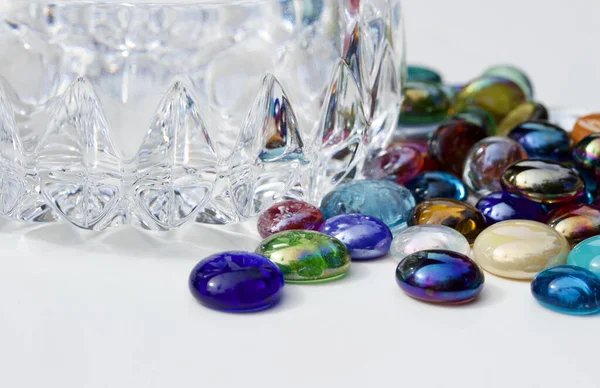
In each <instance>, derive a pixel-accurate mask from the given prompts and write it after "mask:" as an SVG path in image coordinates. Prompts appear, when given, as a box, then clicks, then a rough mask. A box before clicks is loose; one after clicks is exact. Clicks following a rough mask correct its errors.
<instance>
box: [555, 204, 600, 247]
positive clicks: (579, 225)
mask: <svg viewBox="0 0 600 388" xmlns="http://www.w3.org/2000/svg"><path fill="white" fill-rule="evenodd" d="M548 225H549V226H551V227H553V228H554V229H556V231H558V233H560V234H562V235H563V236H565V238H566V239H567V241H568V242H569V243H570V244H571V245H575V244H578V243H580V242H581V241H583V240H585V239H588V238H590V237H594V236H597V235H599V234H600V207H598V206H595V205H586V204H581V203H577V204H569V205H565V206H563V207H561V208H558V209H556V210H554V211H552V212H551V213H550V215H549V218H548Z"/></svg>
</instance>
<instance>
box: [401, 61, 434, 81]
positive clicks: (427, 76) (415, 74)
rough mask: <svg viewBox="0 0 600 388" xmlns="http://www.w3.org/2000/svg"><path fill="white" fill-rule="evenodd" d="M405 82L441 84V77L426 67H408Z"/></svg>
mask: <svg viewBox="0 0 600 388" xmlns="http://www.w3.org/2000/svg"><path fill="white" fill-rule="evenodd" d="M407 81H409V82H410V81H419V82H435V83H441V82H442V76H441V75H440V74H439V73H438V72H437V71H435V70H433V69H430V68H428V67H424V66H416V65H408V71H407Z"/></svg>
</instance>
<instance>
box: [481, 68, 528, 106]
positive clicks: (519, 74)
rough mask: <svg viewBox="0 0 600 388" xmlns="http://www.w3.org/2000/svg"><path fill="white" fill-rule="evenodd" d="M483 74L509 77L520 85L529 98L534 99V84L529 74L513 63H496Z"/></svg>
mask: <svg viewBox="0 0 600 388" xmlns="http://www.w3.org/2000/svg"><path fill="white" fill-rule="evenodd" d="M483 75H484V76H494V77H501V78H506V79H509V80H511V81H513V82H514V83H516V84H517V85H519V87H520V88H521V89H522V90H523V91H524V92H525V94H526V96H527V98H528V99H529V100H532V99H533V84H532V83H531V80H530V79H529V77H528V76H527V74H525V72H524V71H523V70H521V69H519V68H518V67H515V66H512V65H494V66H492V67H489V68H487V69H486V70H485V71H484V72H483Z"/></svg>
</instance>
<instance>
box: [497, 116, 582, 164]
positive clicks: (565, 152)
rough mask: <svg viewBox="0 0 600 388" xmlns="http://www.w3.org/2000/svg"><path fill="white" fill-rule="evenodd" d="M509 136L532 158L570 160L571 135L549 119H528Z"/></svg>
mask: <svg viewBox="0 0 600 388" xmlns="http://www.w3.org/2000/svg"><path fill="white" fill-rule="evenodd" d="M508 137H509V138H511V139H513V140H514V141H516V142H517V143H519V144H520V145H521V146H522V147H523V148H524V149H525V152H527V155H529V157H530V158H540V159H549V160H556V161H559V162H562V161H566V160H568V159H569V158H570V157H571V155H570V148H571V139H570V138H569V135H568V134H567V133H566V132H565V131H564V130H563V129H562V128H560V127H559V126H556V125H554V124H551V123H549V122H547V121H527V122H525V123H522V124H519V125H517V126H516V127H514V128H513V129H512V130H511V131H510V132H509V133H508Z"/></svg>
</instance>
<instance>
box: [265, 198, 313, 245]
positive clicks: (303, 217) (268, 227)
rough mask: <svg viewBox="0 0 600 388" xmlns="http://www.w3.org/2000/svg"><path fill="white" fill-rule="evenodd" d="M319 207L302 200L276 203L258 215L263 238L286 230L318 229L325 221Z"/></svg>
mask: <svg viewBox="0 0 600 388" xmlns="http://www.w3.org/2000/svg"><path fill="white" fill-rule="evenodd" d="M323 221H324V218H323V214H322V213H321V211H320V210H319V208H317V207H315V206H313V205H311V204H309V203H306V202H302V201H295V200H289V201H284V202H279V203H276V204H275V205H273V206H271V207H270V208H268V209H267V210H265V212H264V213H262V214H261V215H260V217H258V222H257V229H258V233H259V234H260V236H261V237H262V238H266V237H269V236H271V235H273V234H275V233H279V232H283V231H284V230H318V229H319V227H320V226H321V224H322V223H323Z"/></svg>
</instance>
